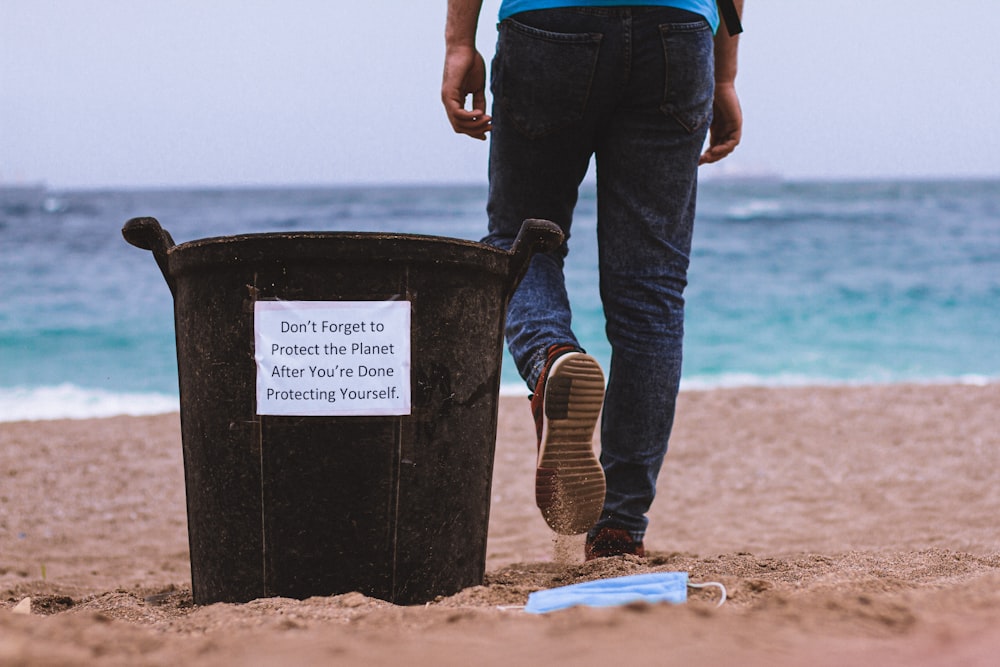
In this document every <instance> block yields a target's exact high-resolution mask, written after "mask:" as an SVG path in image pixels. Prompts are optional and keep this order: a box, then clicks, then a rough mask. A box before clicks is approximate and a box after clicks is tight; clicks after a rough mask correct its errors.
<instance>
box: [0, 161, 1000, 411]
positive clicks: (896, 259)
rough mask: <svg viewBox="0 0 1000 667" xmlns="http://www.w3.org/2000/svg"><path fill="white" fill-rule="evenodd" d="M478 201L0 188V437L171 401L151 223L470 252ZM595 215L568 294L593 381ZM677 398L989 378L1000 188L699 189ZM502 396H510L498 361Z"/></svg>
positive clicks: (173, 387) (589, 217)
mask: <svg viewBox="0 0 1000 667" xmlns="http://www.w3.org/2000/svg"><path fill="white" fill-rule="evenodd" d="M485 196H486V192H485V188H484V187H482V186H471V185H470V186H405V187H403V186H380V187H302V188H206V189H163V190H93V191H59V190H47V189H42V188H34V189H32V188H0V295H2V297H0V421H10V420H18V419H46V418H62V417H97V416H106V415H113V414H149V413H156V412H164V411H170V410H176V409H177V405H178V397H177V379H176V372H177V371H176V362H175V349H174V331H173V315H172V307H173V304H172V301H171V298H170V293H169V291H168V289H167V286H166V284H165V283H164V281H163V278H162V277H161V275H160V272H159V270H158V269H157V267H156V264H155V263H154V261H153V259H152V256H151V255H150V254H149V253H148V252H145V251H141V250H139V249H137V248H134V247H132V246H130V245H128V244H127V243H125V241H124V240H123V239H122V236H121V227H122V225H123V223H124V222H125V221H126V220H127V219H129V218H132V217H136V216H153V217H155V218H157V219H158V220H159V221H160V222H161V224H162V225H163V227H164V228H165V229H167V230H168V231H169V232H170V233H171V234H172V235H173V237H174V240H175V241H176V242H178V243H181V242H184V241H189V240H194V239H198V238H205V237H211V236H224V235H230V234H241V233H249V232H283V231H294V230H309V231H391V232H402V233H416V234H433V235H440V236H447V237H453V238H460V239H469V240H478V239H479V238H480V237H481V236H482V235H483V234H484V230H485V225H486V223H485V214H484V203H485ZM595 211H596V200H595V195H594V193H593V190H592V188H587V187H585V188H584V190H583V192H582V193H581V199H580V203H579V206H578V209H577V214H576V219H575V222H574V230H573V238H572V240H571V252H570V256H569V258H568V260H567V262H568V263H567V280H568V287H569V291H570V298H571V300H572V302H573V304H574V317H575V320H574V326H575V330H576V331H577V334H578V336H579V338H580V339H581V342H582V344H583V346H584V347H585V348H586V349H587V350H588V351H589V352H590V353H592V354H594V355H595V356H597V357H598V358H599V359H600V360H601V361H602V362H603V363H604V364H605V365H606V364H607V362H608V360H609V357H610V350H609V348H608V345H607V342H606V341H605V340H604V333H603V327H604V322H603V316H602V312H601V306H600V300H599V297H598V294H597V268H596V240H595V233H594V229H595V226H596V214H595ZM686 298H687V326H686V339H685V357H684V380H683V383H682V386H683V388H686V389H706V388H714V387H728V386H745V385H767V386H784V385H815V384H866V383H902V382H919V383H936V382H963V383H986V382H992V381H997V380H998V379H1000V314H998V305H1000V181H958V180H956V181H914V182H909V181H898V182H897V181H880V182H858V183H851V182H801V183H797V182H781V181H742V182H741V181H722V180H719V181H707V182H705V183H703V184H702V186H701V190H700V194H699V213H698V219H697V223H696V230H695V240H694V249H693V252H692V264H691V270H690V274H689V286H688V289H687V292H686ZM503 389H504V391H505V392H510V393H525V392H526V389H525V388H524V386H523V383H522V382H521V381H520V379H519V378H518V377H517V373H516V371H515V369H514V367H513V363H512V362H511V361H510V359H509V358H507V359H506V361H505V363H504V369H503Z"/></svg>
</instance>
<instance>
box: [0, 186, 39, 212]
mask: <svg viewBox="0 0 1000 667" xmlns="http://www.w3.org/2000/svg"><path fill="white" fill-rule="evenodd" d="M47 192H48V189H47V188H46V187H45V184H44V183H0V206H2V207H3V210H4V211H6V212H8V213H19V212H20V213H23V212H26V211H28V210H30V209H38V208H44V207H45V202H46V199H47V198H48V197H47Z"/></svg>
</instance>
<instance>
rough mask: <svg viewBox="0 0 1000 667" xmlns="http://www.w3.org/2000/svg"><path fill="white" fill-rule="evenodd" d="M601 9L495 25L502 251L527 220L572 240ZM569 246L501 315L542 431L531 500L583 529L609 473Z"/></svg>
mask: <svg viewBox="0 0 1000 667" xmlns="http://www.w3.org/2000/svg"><path fill="white" fill-rule="evenodd" d="M602 20H603V17H602V16H601V14H600V13H599V12H598V13H592V12H586V11H578V10H574V9H556V10H543V11H534V12H525V13H522V14H519V15H517V16H515V17H514V18H513V20H507V21H505V22H504V23H502V24H501V26H500V37H499V40H498V46H497V55H496V57H495V58H494V61H493V74H492V76H493V80H492V90H493V95H494V103H493V131H492V138H491V150H490V197H489V204H488V209H487V210H488V212H489V219H490V234H489V236H487V237H486V238H485V239H484V241H486V242H487V243H491V244H494V245H497V246H500V247H504V248H509V247H510V245H511V243H512V242H513V240H514V237H515V236H516V235H517V232H518V230H519V229H520V226H521V223H522V221H523V220H524V219H526V218H545V219H548V220H552V221H553V222H555V223H557V224H558V225H559V226H560V227H561V228H562V230H563V232H564V234H566V237H567V239H568V238H569V233H570V225H571V222H572V218H573V209H574V207H575V205H576V201H577V193H578V188H579V186H580V182H581V181H582V180H583V177H584V175H585V174H586V171H587V167H588V166H589V162H590V157H591V155H592V153H593V146H594V144H593V136H594V129H595V126H596V121H597V118H598V117H599V114H598V113H596V109H599V106H600V105H599V103H598V102H599V100H597V101H596V102H595V96H594V94H593V90H594V79H595V72H596V71H597V70H598V69H599V65H600V63H601V61H602V46H603V44H602V42H604V41H605V40H604V39H603V35H602V34H601V32H600V29H602V28H603V25H602ZM567 252H568V245H567V244H565V243H564V244H563V245H562V246H561V247H560V248H559V249H558V250H557V251H555V252H552V253H547V254H541V255H536V256H535V257H534V258H533V259H532V262H531V264H530V266H529V269H528V272H527V274H526V275H525V277H524V279H523V280H522V282H521V285H520V287H519V288H518V289H517V290H516V292H515V294H514V295H513V297H512V299H511V302H510V305H509V308H508V312H507V328H506V334H507V342H508V346H509V348H510V351H511V354H512V356H513V357H514V360H515V363H516V364H517V367H518V370H519V372H520V373H521V375H522V377H524V379H525V380H526V381H527V383H528V386H529V387H530V388H531V389H532V390H533V392H534V394H533V397H532V401H531V410H532V414H533V416H534V419H535V426H536V430H537V435H538V458H537V464H536V472H535V499H536V503H537V505H538V507H539V509H540V510H541V512H542V516H543V517H544V518H545V520H546V522H547V523H548V524H549V526H550V527H551V528H552V529H553V530H554V531H556V532H559V533H566V534H576V533H582V532H586V531H587V530H588V529H589V528H590V527H591V526H593V525H594V523H595V522H596V521H597V519H598V518H599V517H600V513H601V511H602V508H603V504H604V495H605V493H604V492H605V489H604V473H603V470H602V468H601V465H600V463H599V462H598V460H597V458H596V456H595V454H594V449H593V444H592V439H593V434H594V430H595V428H596V425H597V420H598V417H599V414H600V411H601V406H602V403H603V397H604V374H603V372H602V370H601V368H600V365H599V364H598V363H597V361H596V360H595V359H594V358H593V357H590V356H588V355H586V354H583V353H582V351H581V350H580V346H579V343H578V341H577V339H576V337H575V336H574V335H573V332H572V329H571V323H572V317H571V312H570V304H569V299H568V296H567V294H566V286H565V281H564V277H563V262H564V259H565V257H566V254H567Z"/></svg>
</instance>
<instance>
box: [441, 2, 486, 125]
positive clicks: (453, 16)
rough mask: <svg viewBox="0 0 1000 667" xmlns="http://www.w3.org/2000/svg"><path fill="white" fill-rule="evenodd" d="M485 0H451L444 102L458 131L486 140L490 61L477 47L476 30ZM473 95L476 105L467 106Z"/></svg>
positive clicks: (442, 98) (444, 78) (443, 87)
mask: <svg viewBox="0 0 1000 667" xmlns="http://www.w3.org/2000/svg"><path fill="white" fill-rule="evenodd" d="M482 4H483V3H482V0H448V20H447V24H446V25H445V33H444V40H445V57H444V76H443V78H442V82H441V102H442V103H443V104H444V109H445V113H446V114H447V115H448V120H449V121H450V122H451V126H452V128H454V130H455V132H458V133H460V134H467V135H469V136H470V137H474V138H476V139H486V133H487V132H489V131H490V117H489V116H488V115H487V114H486V63H485V62H484V61H483V56H482V55H481V54H480V53H479V51H477V50H476V29H477V28H478V25H479V12H480V10H481V9H482ZM469 95H472V108H471V109H466V108H465V100H466V98H467V97H468V96H469Z"/></svg>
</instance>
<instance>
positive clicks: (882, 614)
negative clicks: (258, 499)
mask: <svg viewBox="0 0 1000 667" xmlns="http://www.w3.org/2000/svg"><path fill="white" fill-rule="evenodd" d="M998 406H1000V384H990V385H987V386H909V385H894V386H883V387H851V388H794V389H732V390H714V391H707V392H693V391H689V392H684V393H683V394H682V396H681V399H680V406H679V414H678V420H677V426H676V430H675V434H674V438H673V441H672V445H671V451H670V453H669V454H668V457H667V462H666V465H665V468H664V471H663V473H662V475H661V477H660V495H659V497H658V498H657V501H656V503H655V505H654V507H653V510H652V512H651V521H652V523H651V526H650V532H649V534H648V535H647V540H646V546H647V549H648V550H649V552H650V555H649V557H648V558H646V559H645V560H640V559H636V558H633V557H621V558H614V559H606V560H602V561H596V562H592V563H583V559H582V542H581V541H580V539H579V538H569V539H561V540H558V541H557V540H554V539H553V535H552V534H551V533H550V532H549V530H548V528H547V527H546V525H545V523H544V521H543V520H542V518H541V517H540V515H539V514H538V511H537V510H536V509H535V507H534V504H533V499H532V498H533V497H532V493H533V492H532V467H533V462H534V442H533V428H532V425H531V423H530V420H529V419H528V418H527V414H528V409H527V401H526V400H525V399H523V398H513V397H509V398H504V399H502V400H501V406H500V427H499V439H498V444H497V458H496V467H495V470H494V481H493V503H492V513H491V520H490V529H489V554H488V559H487V577H486V582H485V584H484V585H483V586H480V587H474V588H470V589H467V590H464V591H462V592H460V593H458V594H456V595H453V596H450V597H446V598H443V599H439V600H436V601H434V602H432V603H429V604H428V605H425V606H417V607H400V606H395V605H392V604H389V603H387V602H383V601H379V600H375V599H372V598H368V597H365V596H363V595H361V594H360V593H347V594H344V595H337V596H332V597H316V598H311V599H308V600H304V601H298V600H288V599H280V598H272V599H263V600H257V601H254V602H250V603H247V604H242V605H237V604H214V605H206V606H196V605H194V604H193V603H192V600H191V592H190V573H189V562H188V552H187V533H186V518H185V508H184V487H183V469H182V462H181V449H180V435H179V425H178V416H177V415H176V414H171V415H162V416H155V417H118V418H111V419H100V420H82V421H73V420H66V421H39V422H14V423H4V424H0V664H2V665H8V664H10V665H70V664H72V665H82V664H86V665H99V666H105V665H107V666H110V665H171V666H174V665H179V664H183V665H234V664H239V665H279V664H280V665H286V664H295V665H319V664H359V665H361V664H363V665H393V666H394V667H395V666H398V665H401V664H409V665H427V666H430V665H469V664H476V665H504V666H509V665H517V664H527V663H531V664H546V663H547V662H550V661H555V662H558V663H572V664H574V665H606V664H613V661H617V662H623V663H625V664H653V663H654V662H655V663H656V664H667V663H670V664H674V663H676V664H686V665H720V664H722V665H726V664H732V665H737V664H738V665H806V664H808V665H844V664H851V665H996V664H997V660H998V658H997V657H996V656H997V655H998V654H1000V483H998V482H1000V479H998V477H1000V473H998V469H1000V465H998V464H1000V433H998V428H997V426H998V421H1000V420H998V416H997V415H998V413H997V409H998ZM671 570H682V571H686V572H689V573H690V575H691V579H692V580H693V581H718V582H721V583H723V584H725V586H726V587H727V590H728V600H727V601H726V602H725V604H724V605H723V606H722V607H716V601H717V599H718V595H717V593H716V592H715V591H713V590H710V589H705V590H702V591H697V592H692V593H691V595H690V598H689V600H688V602H687V603H686V604H683V605H669V604H663V605H649V604H632V605H628V606H625V607H617V608H611V609H593V608H579V607H578V608H574V609H569V610H566V611H561V612H556V613H553V614H548V615H542V616H536V615H530V614H526V613H524V612H523V611H521V610H520V609H518V607H519V606H520V605H523V604H524V603H525V601H526V599H527V595H528V593H530V592H531V591H534V590H537V589H540V588H547V587H552V586H558V585H564V584H567V583H573V582H578V581H585V580H588V579H595V578H599V577H607V576H617V575H625V574H634V573H642V572H651V571H671ZM29 597H30V598H31V601H30V602H29V603H26V602H24V600H25V598H29ZM16 606H17V607H18V608H17V610H16V611H15V607H16ZM29 606H30V613H24V612H27V611H29V609H28V608H29Z"/></svg>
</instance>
